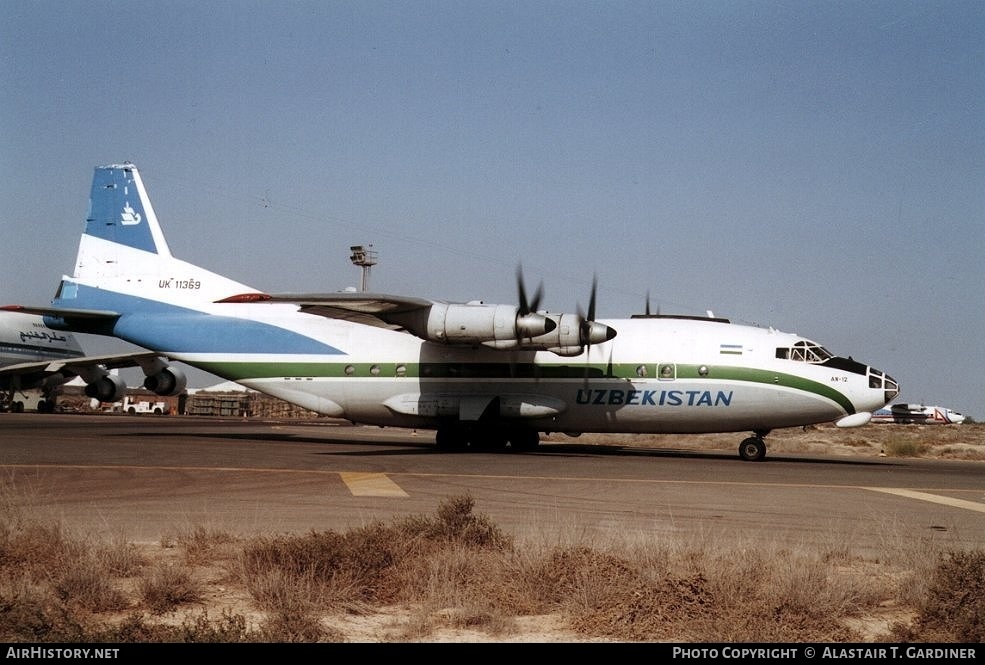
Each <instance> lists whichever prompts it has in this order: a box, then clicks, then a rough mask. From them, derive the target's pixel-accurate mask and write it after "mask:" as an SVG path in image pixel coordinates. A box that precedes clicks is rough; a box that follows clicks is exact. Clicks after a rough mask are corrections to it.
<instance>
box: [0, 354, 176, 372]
mask: <svg viewBox="0 0 985 665" xmlns="http://www.w3.org/2000/svg"><path fill="white" fill-rule="evenodd" d="M162 358H167V356H164V355H162V354H160V353H155V352H153V351H136V352H131V353H123V354H108V355H102V356H79V357H77V358H63V359H59V360H39V361H35V362H28V363H17V364H16V365H7V366H6V367H0V377H7V376H18V375H31V374H40V375H44V374H56V373H60V374H62V375H64V376H79V375H80V374H84V373H85V370H86V369H87V368H93V367H101V368H103V369H123V368H125V367H138V366H140V365H141V364H142V361H143V363H144V364H146V363H150V362H152V361H153V360H155V359H162Z"/></svg>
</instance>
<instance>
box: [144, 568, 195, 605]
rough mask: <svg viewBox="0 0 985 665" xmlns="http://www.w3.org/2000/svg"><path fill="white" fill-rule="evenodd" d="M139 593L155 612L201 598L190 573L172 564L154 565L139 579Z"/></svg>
mask: <svg viewBox="0 0 985 665" xmlns="http://www.w3.org/2000/svg"><path fill="white" fill-rule="evenodd" d="M140 594H141V596H142V597H143V599H144V602H145V603H147V605H148V606H149V607H150V610H151V611H152V612H154V613H156V614H163V613H165V612H170V611H171V610H173V609H174V608H176V607H178V606H179V605H181V604H183V603H193V602H196V601H198V600H200V599H201V597H202V593H201V590H200V589H199V585H198V584H197V583H196V582H195V579H194V578H193V577H192V575H191V573H190V572H189V571H188V570H186V569H184V568H180V567H178V566H175V565H172V564H161V565H158V566H155V567H154V569H153V570H152V571H151V573H150V575H149V576H147V577H145V578H143V579H141V580H140Z"/></svg>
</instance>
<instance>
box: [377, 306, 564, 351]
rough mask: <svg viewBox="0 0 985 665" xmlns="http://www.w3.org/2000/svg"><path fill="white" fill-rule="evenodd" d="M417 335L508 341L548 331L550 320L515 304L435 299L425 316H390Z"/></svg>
mask: <svg viewBox="0 0 985 665" xmlns="http://www.w3.org/2000/svg"><path fill="white" fill-rule="evenodd" d="M390 318H392V319H394V320H400V322H401V323H402V324H403V325H405V326H406V327H407V329H408V330H410V331H411V332H413V333H414V334H415V335H417V336H418V337H421V338H423V339H426V340H429V341H432V342H440V343H442V344H483V343H488V342H492V343H494V345H495V343H497V342H507V343H508V342H511V341H516V340H520V339H527V338H530V337H537V336H539V335H544V334H546V333H549V332H550V331H551V330H553V328H554V325H555V324H554V322H553V321H552V320H551V319H549V318H548V317H546V316H544V315H543V314H538V313H536V312H527V313H522V312H521V311H520V308H519V307H517V306H515V305H487V304H485V303H482V302H472V303H464V304H462V303H435V304H433V305H432V306H431V307H430V308H429V309H428V310H427V318H426V319H423V317H421V318H416V317H402V320H401V319H400V318H398V316H391V317H390Z"/></svg>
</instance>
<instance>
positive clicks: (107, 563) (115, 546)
mask: <svg viewBox="0 0 985 665" xmlns="http://www.w3.org/2000/svg"><path fill="white" fill-rule="evenodd" d="M93 557H94V558H95V559H96V561H98V562H99V564H100V565H101V566H102V567H103V568H104V569H105V570H106V572H107V573H108V574H110V575H113V576H116V577H131V576H135V575H137V574H138V573H139V572H140V570H141V569H142V568H143V567H144V566H146V565H147V557H145V556H144V555H143V554H142V553H141V552H140V550H139V549H138V548H137V546H136V545H134V544H133V543H131V542H128V541H127V540H126V539H125V538H123V537H119V536H118V537H115V538H113V539H112V540H111V541H110V542H109V543H108V544H106V545H98V544H97V545H96V546H95V549H94V551H93Z"/></svg>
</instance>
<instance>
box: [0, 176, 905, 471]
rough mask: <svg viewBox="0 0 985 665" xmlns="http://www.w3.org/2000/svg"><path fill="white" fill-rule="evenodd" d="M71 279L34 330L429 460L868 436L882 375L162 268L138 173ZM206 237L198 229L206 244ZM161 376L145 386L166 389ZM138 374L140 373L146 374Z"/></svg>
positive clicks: (662, 334) (762, 342)
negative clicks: (711, 437) (417, 439)
mask: <svg viewBox="0 0 985 665" xmlns="http://www.w3.org/2000/svg"><path fill="white" fill-rule="evenodd" d="M89 205H90V207H89V214H88V217H87V220H86V225H85V228H84V230H83V233H82V238H81V240H80V243H79V251H78V257H77V260H76V264H75V272H74V275H73V276H71V277H69V276H65V277H63V278H62V281H61V284H60V286H59V287H58V291H57V293H56V295H55V298H54V299H53V300H52V302H51V304H50V305H48V306H43V307H23V306H8V309H11V310H20V311H28V312H34V313H39V314H43V315H44V316H45V322H46V323H47V324H48V325H49V326H51V327H52V328H54V329H56V330H68V331H75V332H80V333H91V334H98V335H110V336H115V337H117V338H120V339H123V340H126V341H128V342H131V343H133V344H136V345H138V346H140V347H143V348H146V349H150V350H152V351H154V352H157V353H159V354H161V356H160V357H161V358H164V359H170V360H176V361H180V362H182V363H185V364H188V365H191V366H193V367H198V368H200V369H203V370H205V371H207V372H210V373H212V374H215V375H217V376H220V377H223V378H225V379H228V380H230V381H235V382H236V383H239V384H240V385H243V386H246V387H248V388H251V389H254V390H257V391H260V392H263V393H266V394H269V395H272V396H274V397H277V398H280V399H283V400H286V401H288V402H292V403H294V404H297V405H299V406H302V407H304V408H306V409H310V410H313V411H317V412H318V413H321V414H323V415H326V416H331V417H335V418H344V419H347V420H350V421H352V422H354V423H361V424H369V425H379V426H394V427H408V428H418V429H431V430H435V431H436V437H435V439H436V444H437V446H438V448H439V449H441V450H460V449H466V448H471V449H483V450H490V449H505V448H509V449H513V450H531V449H533V448H535V447H536V446H537V444H538V443H539V440H540V433H541V432H548V433H550V432H563V433H568V434H571V435H578V434H581V433H592V432H618V433H681V434H687V433H707V432H742V431H748V432H750V433H751V435H749V436H747V437H746V438H744V439H743V440H742V441H741V443H740V444H739V455H740V457H741V458H743V459H746V460H760V459H762V458H763V457H764V456H765V454H766V444H765V440H764V437H765V436H766V435H767V434H768V433H769V432H770V431H771V430H773V429H776V428H782V427H797V426H803V425H811V424H816V423H825V422H835V424H837V425H839V426H843V427H850V426H858V425H862V424H865V423H867V422H868V421H869V419H870V418H871V413H872V411H874V410H875V409H878V408H880V407H882V406H884V405H886V404H887V403H889V402H890V401H892V400H893V399H894V398H895V397H896V396H897V395H898V394H899V385H898V384H897V382H896V381H895V380H893V379H892V378H891V377H890V376H888V375H887V374H885V373H883V372H881V371H879V370H878V369H875V368H873V367H870V366H868V365H866V364H864V363H861V362H857V361H855V360H853V359H852V358H850V357H841V356H835V355H833V354H832V353H830V352H829V351H828V350H827V349H825V348H824V347H823V346H821V345H820V344H817V343H815V342H813V341H811V340H809V339H806V338H804V337H801V336H799V335H794V334H789V333H784V332H780V331H779V330H775V329H773V328H768V329H764V328H758V327H754V326H743V325H736V324H732V323H730V322H729V321H728V320H726V319H721V318H714V317H707V318H704V317H699V318H695V317H688V316H675V315H666V314H657V315H649V314H644V315H637V316H633V317H631V318H628V319H614V320H605V321H601V320H595V299H596V287H595V284H593V286H592V291H591V296H590V299H589V306H588V312H587V314H586V313H583V312H582V311H581V310H580V307H579V308H578V311H577V313H569V312H565V313H553V312H548V311H546V310H542V309H540V307H539V305H540V300H541V295H542V294H541V289H538V290H537V292H536V293H535V295H534V296H533V298H532V299H528V298H527V295H526V290H525V287H524V284H523V279H522V275H520V274H518V276H517V281H518V289H517V290H518V302H517V303H516V304H487V303H484V302H481V301H473V302H467V303H453V302H446V301H440V300H431V299H427V298H420V297H408V296H400V295H388V294H372V293H363V292H355V293H354V292H338V293H327V294H301V295H271V294H267V293H264V292H262V291H259V290H257V289H255V288H253V287H250V286H247V285H245V284H242V283H239V282H237V281H234V280H232V279H229V278H227V277H224V276H221V275H218V274H216V273H213V272H211V271H209V270H207V269H205V268H202V267H199V266H196V265H193V264H191V263H188V262H185V261H182V260H180V259H178V258H176V257H174V256H172V254H171V251H170V249H169V247H168V244H167V242H166V240H165V237H164V233H163V231H162V229H161V226H160V224H159V222H158V219H157V216H156V214H155V212H154V209H153V207H152V206H151V202H150V199H149V198H148V196H147V191H146V189H145V187H144V184H143V181H142V180H141V177H140V174H139V172H138V170H137V168H136V167H135V166H134V165H133V164H131V163H124V164H118V165H110V166H100V167H96V169H95V174H94V178H93V183H92V190H91V197H90V204H89ZM203 232H205V233H207V232H208V230H207V229H203ZM170 371H171V370H170V369H169V368H168V366H167V364H166V363H163V364H162V365H161V366H159V367H157V368H156V371H155V372H154V373H152V374H149V375H148V381H150V382H151V383H152V384H153V383H155V382H157V381H158V379H155V377H159V379H160V382H161V383H162V384H167V383H168V381H169V379H168V378H167V376H168V373H169V372H170ZM145 373H146V371H145Z"/></svg>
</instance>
